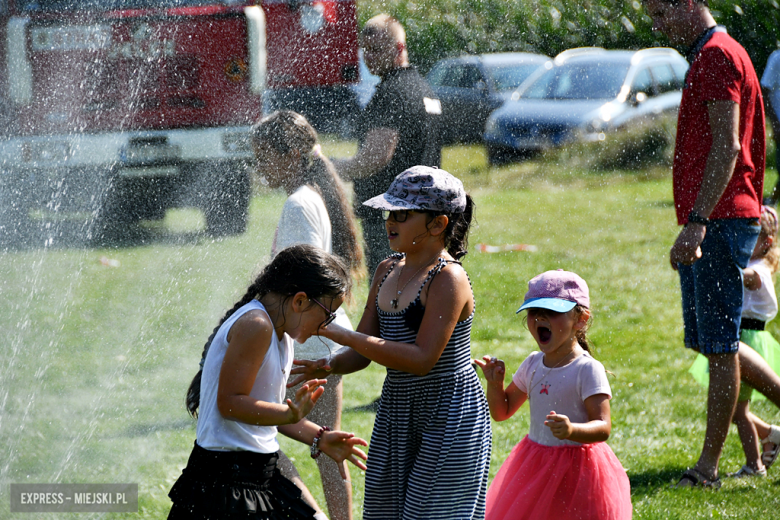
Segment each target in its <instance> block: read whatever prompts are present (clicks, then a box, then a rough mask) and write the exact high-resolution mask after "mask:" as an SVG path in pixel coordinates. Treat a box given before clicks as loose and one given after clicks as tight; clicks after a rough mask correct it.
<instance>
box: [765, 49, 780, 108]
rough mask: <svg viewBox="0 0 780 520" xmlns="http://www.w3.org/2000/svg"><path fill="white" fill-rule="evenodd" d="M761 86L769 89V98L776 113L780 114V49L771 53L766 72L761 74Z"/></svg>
mask: <svg viewBox="0 0 780 520" xmlns="http://www.w3.org/2000/svg"><path fill="white" fill-rule="evenodd" d="M761 86H762V87H764V88H765V89H768V90H769V100H770V102H771V104H772V109H773V110H774V111H775V114H778V115H780V50H777V51H775V52H773V53H772V54H770V55H769V59H768V60H767V62H766V68H765V69H764V74H763V75H762V76H761Z"/></svg>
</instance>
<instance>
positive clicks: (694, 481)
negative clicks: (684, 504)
mask: <svg viewBox="0 0 780 520" xmlns="http://www.w3.org/2000/svg"><path fill="white" fill-rule="evenodd" d="M686 480H687V481H688V482H690V484H683V482H685V481H686ZM720 484H721V482H720V479H719V478H715V479H708V478H707V477H706V476H704V474H703V473H702V472H701V471H699V470H697V469H695V468H691V469H689V470H688V471H686V472H685V473H683V474H682V477H680V480H679V481H678V482H677V485H676V486H675V487H677V488H687V487H691V488H695V487H700V488H705V489H720Z"/></svg>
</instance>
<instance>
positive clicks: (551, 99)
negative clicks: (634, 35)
mask: <svg viewBox="0 0 780 520" xmlns="http://www.w3.org/2000/svg"><path fill="white" fill-rule="evenodd" d="M687 70H688V62H686V61H685V59H684V58H683V57H682V56H681V55H680V54H679V53H678V52H677V51H675V50H674V49H668V48H651V49H643V50H640V51H607V50H604V49H601V48H580V49H570V50H568V51H564V52H562V53H561V54H559V55H558V56H556V57H555V59H554V60H550V61H548V62H547V63H545V64H544V65H543V66H542V67H541V68H540V69H539V70H538V71H537V72H535V73H534V74H533V75H532V76H531V77H529V78H528V80H527V81H526V82H525V83H523V85H522V86H521V87H520V88H519V89H518V90H517V91H515V92H514V93H513V94H512V97H511V99H510V100H509V101H507V102H506V103H505V104H504V105H503V106H502V107H501V108H499V109H498V110H496V111H495V112H493V114H492V115H491V116H490V117H489V118H488V121H487V123H486V124H485V134H484V141H485V145H486V147H487V152H488V159H489V161H490V163H491V164H501V163H503V162H507V161H510V160H512V159H516V158H520V157H523V156H527V155H529V154H530V153H533V152H536V151H539V150H543V149H546V148H550V147H555V146H561V145H564V144H567V143H570V142H572V141H575V140H578V139H582V140H603V139H605V138H606V134H605V132H608V131H610V130H614V129H619V128H624V127H627V126H629V125H634V124H637V123H640V122H642V121H647V120H649V119H652V118H655V117H657V116H659V115H660V114H663V113H669V112H673V111H676V110H677V109H678V108H679V106H680V100H681V98H682V87H683V82H684V78H685V73H686V71H687Z"/></svg>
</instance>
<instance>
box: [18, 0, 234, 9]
mask: <svg viewBox="0 0 780 520" xmlns="http://www.w3.org/2000/svg"><path fill="white" fill-rule="evenodd" d="M243 3H246V2H244V1H242V0H23V1H22V2H21V4H22V6H23V9H24V10H25V11H48V12H52V11H54V12H58V11H112V10H122V9H144V8H155V9H159V8H163V9H164V8H170V7H189V6H197V5H212V4H220V5H236V4H243Z"/></svg>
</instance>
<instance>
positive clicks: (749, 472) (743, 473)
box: [726, 465, 766, 478]
mask: <svg viewBox="0 0 780 520" xmlns="http://www.w3.org/2000/svg"><path fill="white" fill-rule="evenodd" d="M745 477H761V478H763V477H766V468H765V467H764V468H761V469H759V470H755V469H753V468H751V467H750V466H747V465H745V466H742V467H741V468H739V471H737V472H735V473H729V474H727V475H726V478H745Z"/></svg>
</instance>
